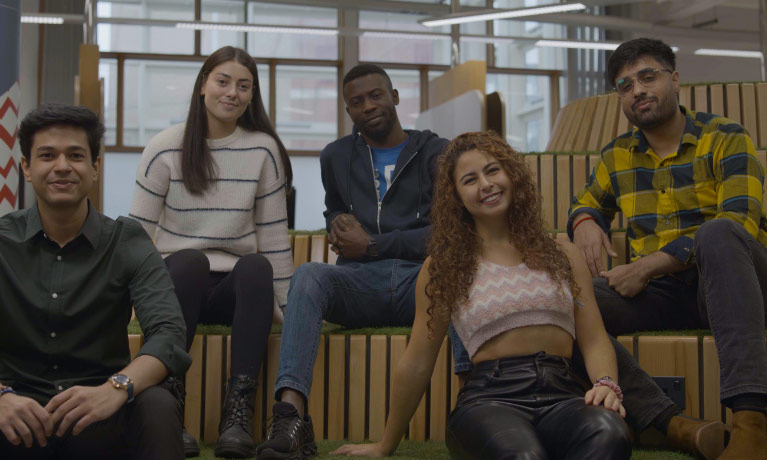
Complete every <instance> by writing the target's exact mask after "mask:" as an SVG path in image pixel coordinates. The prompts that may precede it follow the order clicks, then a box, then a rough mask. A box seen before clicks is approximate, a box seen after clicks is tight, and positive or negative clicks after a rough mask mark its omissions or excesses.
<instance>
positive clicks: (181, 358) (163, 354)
mask: <svg viewBox="0 0 767 460" xmlns="http://www.w3.org/2000/svg"><path fill="white" fill-rule="evenodd" d="M141 355H149V356H154V357H155V358H157V359H159V360H160V361H161V362H162V363H163V364H165V367H167V368H168V374H169V375H171V376H174V377H181V376H183V375H184V374H186V371H187V369H189V366H190V365H191V364H192V357H191V356H190V355H189V353H187V352H186V351H184V350H183V349H181V348H179V347H178V346H176V345H174V344H172V343H159V342H157V341H155V340H150V341H148V342H146V343H144V345H142V346H141V349H140V350H139V352H138V355H137V356H141Z"/></svg>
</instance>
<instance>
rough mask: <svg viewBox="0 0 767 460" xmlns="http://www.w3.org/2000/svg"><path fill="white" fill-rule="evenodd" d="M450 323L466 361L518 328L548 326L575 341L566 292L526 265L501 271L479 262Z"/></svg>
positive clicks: (571, 299)
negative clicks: (496, 337) (490, 343)
mask: <svg viewBox="0 0 767 460" xmlns="http://www.w3.org/2000/svg"><path fill="white" fill-rule="evenodd" d="M451 319H452V321H453V327H454V328H455V330H456V332H458V336H459V337H460V338H461V341H462V342H463V344H464V346H465V347H466V351H468V352H469V356H471V357H473V356H474V355H475V354H476V353H477V350H479V348H480V347H481V346H482V345H483V344H484V343H485V342H487V341H488V340H490V339H492V338H493V337H495V336H497V335H499V334H502V333H504V332H506V331H509V330H511V329H515V328H518V327H523V326H535V325H543V324H551V325H554V326H559V327H561V328H562V329H564V330H565V331H567V332H569V333H570V335H572V336H573V339H575V318H574V306H573V296H572V294H571V293H570V289H569V288H567V286H564V285H560V284H557V283H554V282H553V281H552V280H551V278H550V277H549V275H548V274H547V273H546V272H542V271H538V270H531V269H530V268H528V267H527V265H525V264H520V265H517V266H515V267H506V266H503V265H498V264H494V263H492V262H490V261H488V260H485V259H480V263H479V268H478V270H477V273H475V274H474V282H473V283H472V285H471V287H470V288H469V298H468V300H467V301H466V302H464V303H462V304H461V305H459V306H458V308H456V309H454V310H453V313H452V316H451Z"/></svg>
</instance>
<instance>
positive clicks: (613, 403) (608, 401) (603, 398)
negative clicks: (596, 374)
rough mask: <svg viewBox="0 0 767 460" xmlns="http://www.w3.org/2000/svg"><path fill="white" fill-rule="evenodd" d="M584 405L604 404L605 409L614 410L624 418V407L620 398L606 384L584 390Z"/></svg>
mask: <svg viewBox="0 0 767 460" xmlns="http://www.w3.org/2000/svg"><path fill="white" fill-rule="evenodd" d="M585 400H586V405H590V406H600V405H602V406H604V407H605V409H607V410H609V411H612V412H616V413H617V414H618V415H620V416H621V417H622V418H626V408H624V407H623V403H621V400H620V398H619V397H618V395H617V394H615V392H614V391H613V390H612V389H610V388H609V387H606V386H599V387H594V388H592V389H591V390H589V391H587V392H586V396H585Z"/></svg>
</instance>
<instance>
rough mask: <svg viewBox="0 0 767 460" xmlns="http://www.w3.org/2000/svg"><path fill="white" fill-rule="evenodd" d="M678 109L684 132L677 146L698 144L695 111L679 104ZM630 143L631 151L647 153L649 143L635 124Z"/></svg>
mask: <svg viewBox="0 0 767 460" xmlns="http://www.w3.org/2000/svg"><path fill="white" fill-rule="evenodd" d="M679 110H681V111H682V113H683V114H684V132H683V133H682V140H681V142H680V143H679V147H681V146H682V145H684V144H691V145H698V131H699V129H698V128H697V127H696V126H695V119H694V117H695V112H693V111H691V110H689V109H687V107H685V106H683V105H680V106H679ZM631 134H632V139H631V145H629V150H630V151H631V152H632V153H647V149H649V148H650V143H649V142H647V138H645V136H644V133H643V132H642V130H641V129H639V128H637V127H636V126H635V127H634V129H633V130H632V133H631Z"/></svg>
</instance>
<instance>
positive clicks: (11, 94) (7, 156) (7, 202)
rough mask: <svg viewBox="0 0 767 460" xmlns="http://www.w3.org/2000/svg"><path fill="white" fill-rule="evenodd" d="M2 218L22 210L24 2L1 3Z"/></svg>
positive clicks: (0, 124) (0, 206) (0, 195)
mask: <svg viewBox="0 0 767 460" xmlns="http://www.w3.org/2000/svg"><path fill="white" fill-rule="evenodd" d="M0 30H2V31H3V32H2V40H0V216H1V215H4V214H7V213H8V212H11V211H14V210H16V209H18V207H19V203H18V196H19V168H20V164H19V161H20V158H21V150H20V149H19V143H18V139H17V135H18V132H19V121H20V120H19V103H20V102H21V91H20V90H19V62H20V57H21V52H20V43H21V0H0Z"/></svg>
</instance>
